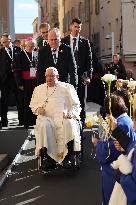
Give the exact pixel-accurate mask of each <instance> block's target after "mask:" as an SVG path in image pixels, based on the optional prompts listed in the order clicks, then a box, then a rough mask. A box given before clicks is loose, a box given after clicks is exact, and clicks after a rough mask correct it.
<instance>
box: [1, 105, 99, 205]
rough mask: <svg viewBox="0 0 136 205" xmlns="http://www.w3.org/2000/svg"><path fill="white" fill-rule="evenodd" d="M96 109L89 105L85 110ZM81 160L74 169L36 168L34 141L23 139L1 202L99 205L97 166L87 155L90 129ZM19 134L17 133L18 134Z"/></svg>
mask: <svg viewBox="0 0 136 205" xmlns="http://www.w3.org/2000/svg"><path fill="white" fill-rule="evenodd" d="M92 111H97V110H96V109H95V110H94V109H93V108H92V107H91V108H90V107H89V108H88V112H91V113H92ZM84 135H85V140H84V150H85V154H84V161H83V164H82V166H81V169H80V170H79V171H78V172H73V171H70V170H63V169H60V170H56V171H53V172H51V173H48V174H43V173H41V172H39V171H38V170H37V160H36V159H35V156H34V148H35V144H34V140H31V141H30V140H26V141H25V143H24V152H23V153H22V154H21V155H18V157H17V158H16V166H14V168H13V169H12V173H11V175H10V177H9V178H8V181H7V183H6V184H5V185H4V186H3V189H2V190H1V194H0V204H1V205H23V204H35V205H45V204H46V205H101V188H100V187H101V180H100V167H99V166H98V163H97V162H96V160H95V159H93V158H92V157H91V152H92V146H91V144H90V141H91V132H90V131H89V132H88V131H86V132H84ZM18 137H19V136H18Z"/></svg>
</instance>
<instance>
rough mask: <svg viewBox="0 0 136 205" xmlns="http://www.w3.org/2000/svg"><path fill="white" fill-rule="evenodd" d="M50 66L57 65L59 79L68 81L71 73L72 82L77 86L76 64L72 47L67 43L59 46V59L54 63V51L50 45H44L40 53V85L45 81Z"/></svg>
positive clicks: (38, 71)
mask: <svg viewBox="0 0 136 205" xmlns="http://www.w3.org/2000/svg"><path fill="white" fill-rule="evenodd" d="M48 67H55V68H57V70H58V72H59V80H60V81H63V82H68V74H69V75H70V83H71V84H72V85H73V86H74V87H76V66H75V64H74V60H73V56H72V53H71V48H70V47H69V46H67V45H65V44H61V45H60V46H59V53H58V60H57V63H56V64H55V63H54V60H53V56H52V51H51V48H50V46H49V45H47V46H45V47H43V48H42V49H40V50H39V53H38V70H37V74H38V76H37V77H38V85H40V84H42V83H44V82H45V70H46V68H48Z"/></svg>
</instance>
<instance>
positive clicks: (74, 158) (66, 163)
mask: <svg viewBox="0 0 136 205" xmlns="http://www.w3.org/2000/svg"><path fill="white" fill-rule="evenodd" d="M73 144H74V140H72V141H70V142H68V144H67V147H68V153H67V155H66V156H65V158H64V160H63V161H62V162H61V163H58V162H56V161H55V160H54V159H52V158H51V157H50V156H49V155H48V154H47V148H45V147H44V148H41V149H40V154H39V156H38V158H37V160H38V170H39V171H42V172H51V171H53V170H57V169H69V170H73V171H78V170H79V169H80V165H81V162H82V154H81V151H74V150H73Z"/></svg>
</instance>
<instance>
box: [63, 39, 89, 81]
mask: <svg viewBox="0 0 136 205" xmlns="http://www.w3.org/2000/svg"><path fill="white" fill-rule="evenodd" d="M62 42H63V43H65V44H66V45H70V35H68V36H66V37H65V38H63V39H62ZM76 63H77V74H78V76H79V80H80V77H81V76H82V75H83V73H84V72H87V73H88V75H89V74H90V69H91V52H90V44H89V41H88V40H87V39H85V38H84V37H82V36H79V41H78V52H77V62H76Z"/></svg>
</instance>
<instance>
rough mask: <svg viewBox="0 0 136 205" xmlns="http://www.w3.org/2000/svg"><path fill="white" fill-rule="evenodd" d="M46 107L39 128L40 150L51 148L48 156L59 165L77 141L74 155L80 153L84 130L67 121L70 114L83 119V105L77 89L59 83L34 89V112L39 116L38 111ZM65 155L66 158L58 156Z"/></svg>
mask: <svg viewBox="0 0 136 205" xmlns="http://www.w3.org/2000/svg"><path fill="white" fill-rule="evenodd" d="M39 107H44V109H45V111H46V114H45V116H42V115H38V116H37V120H36V126H35V137H36V150H35V154H36V155H37V156H38V155H39V151H40V149H41V148H43V147H46V148H47V154H48V155H49V156H50V157H51V158H53V159H54V160H55V161H57V162H61V161H63V159H64V158H65V156H66V155H67V152H68V149H67V143H68V142H69V141H71V140H73V139H74V151H80V149H81V146H80V126H79V123H78V121H77V120H75V119H65V118H64V114H65V115H67V114H70V115H72V116H75V117H76V118H77V119H80V117H79V115H80V111H81V108H80V102H79V99H78V96H77V93H76V90H75V89H74V87H73V86H72V85H70V84H68V83H64V82H59V81H58V82H57V83H56V85H55V86H54V87H49V86H47V84H46V83H44V84H42V85H39V86H37V87H36V88H35V89H34V92H33V95H32V98H31V102H30V108H31V109H32V111H33V113H34V114H37V108H39ZM62 152H63V153H64V154H63V158H59V157H58V153H62Z"/></svg>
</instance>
